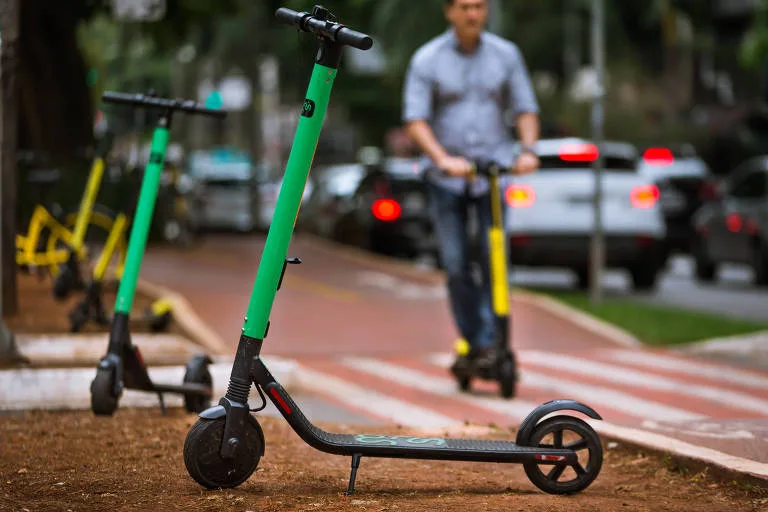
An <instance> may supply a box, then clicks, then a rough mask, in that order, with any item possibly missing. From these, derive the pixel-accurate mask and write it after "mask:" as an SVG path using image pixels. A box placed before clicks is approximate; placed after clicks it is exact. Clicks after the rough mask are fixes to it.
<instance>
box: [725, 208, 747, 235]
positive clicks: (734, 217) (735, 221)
mask: <svg viewBox="0 0 768 512" xmlns="http://www.w3.org/2000/svg"><path fill="white" fill-rule="evenodd" d="M742 224H743V222H742V220H741V217H740V216H739V214H738V213H732V214H730V215H729V216H728V217H726V219H725V225H726V227H727V228H728V231H730V232H731V233H738V232H739V231H741V226H742Z"/></svg>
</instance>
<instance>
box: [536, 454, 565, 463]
mask: <svg viewBox="0 0 768 512" xmlns="http://www.w3.org/2000/svg"><path fill="white" fill-rule="evenodd" d="M535 457H536V460H543V461H547V462H565V458H566V457H565V455H536V456H535Z"/></svg>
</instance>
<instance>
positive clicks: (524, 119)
mask: <svg viewBox="0 0 768 512" xmlns="http://www.w3.org/2000/svg"><path fill="white" fill-rule="evenodd" d="M516 124H517V134H518V136H519V137H520V143H521V144H522V145H523V146H526V147H533V146H534V145H535V144H536V141H538V140H539V134H540V125H539V115H538V114H537V113H535V112H523V113H522V114H519V115H518V116H517V123H516Z"/></svg>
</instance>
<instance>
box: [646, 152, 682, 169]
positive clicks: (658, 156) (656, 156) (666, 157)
mask: <svg viewBox="0 0 768 512" xmlns="http://www.w3.org/2000/svg"><path fill="white" fill-rule="evenodd" d="M643 160H644V161H645V163H647V164H648V165H658V166H661V167H663V166H665V165H671V164H672V163H673V162H674V161H675V157H674V156H673V155H672V152H671V151H670V150H669V149H667V148H648V149H646V150H645V153H643Z"/></svg>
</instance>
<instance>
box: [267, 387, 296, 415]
mask: <svg viewBox="0 0 768 512" xmlns="http://www.w3.org/2000/svg"><path fill="white" fill-rule="evenodd" d="M269 393H270V394H271V395H272V396H273V397H275V400H277V403H278V405H280V408H281V409H282V410H283V411H284V412H285V414H291V408H290V407H288V404H287V403H285V400H283V397H282V396H280V392H279V391H277V388H269Z"/></svg>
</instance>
